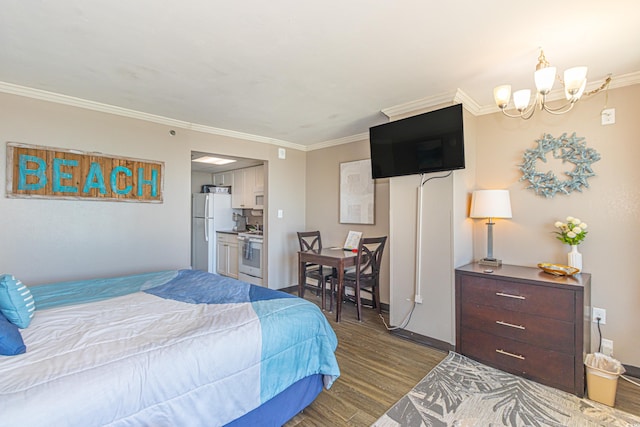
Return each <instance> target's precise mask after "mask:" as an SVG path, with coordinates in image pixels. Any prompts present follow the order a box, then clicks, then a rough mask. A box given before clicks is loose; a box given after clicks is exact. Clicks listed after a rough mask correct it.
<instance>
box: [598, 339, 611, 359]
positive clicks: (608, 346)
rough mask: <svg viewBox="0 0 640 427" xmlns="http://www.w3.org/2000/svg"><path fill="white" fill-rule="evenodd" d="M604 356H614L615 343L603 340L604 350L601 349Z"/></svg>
mask: <svg viewBox="0 0 640 427" xmlns="http://www.w3.org/2000/svg"><path fill="white" fill-rule="evenodd" d="M600 350H601V353H602V354H606V355H607V356H613V341H611V340H606V339H604V338H603V339H602V348H601V349H600Z"/></svg>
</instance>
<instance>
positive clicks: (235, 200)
mask: <svg viewBox="0 0 640 427" xmlns="http://www.w3.org/2000/svg"><path fill="white" fill-rule="evenodd" d="M263 195H264V166H262V165H261V166H254V167H251V168H245V169H237V170H235V171H233V187H232V189H231V207H233V208H236V209H262V208H263V202H262V200H263V198H264V196H263Z"/></svg>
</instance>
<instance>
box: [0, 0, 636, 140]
mask: <svg viewBox="0 0 640 427" xmlns="http://www.w3.org/2000/svg"><path fill="white" fill-rule="evenodd" d="M639 16H640V2H638V1H637V0H617V1H614V2H602V1H600V0H598V1H594V0H563V1H557V0H538V1H535V2H519V1H511V2H505V1H502V0H484V1H477V0H457V1H439V2H435V1H425V0H397V1H389V0H348V1H345V0H323V1H313V0H312V1H304V2H303V1H299V0H271V1H261V0H245V1H236V2H234V1H218V0H182V1H175V0H136V1H128V2H125V1H112V0H98V1H90V2H88V1H81V0H76V1H73V0H68V1H64V2H57V1H46V0H39V1H36V0H33V1H24V0H3V1H2V13H1V14H0V46H1V47H0V82H3V83H4V84H3V85H0V90H3V91H5V92H6V91H10V90H15V88H16V87H20V88H30V89H35V90H37V91H39V93H40V92H41V91H46V92H52V93H54V94H59V95H64V96H65V98H66V97H73V99H76V98H77V99H80V100H87V101H91V102H93V103H99V104H105V105H108V106H114V107H117V108H119V109H126V110H132V111H135V112H142V113H146V114H149V115H154V116H159V117H162V118H168V119H172V120H174V121H176V123H186V124H195V125H198V126H202V127H206V128H207V129H209V130H212V129H213V130H214V131H215V130H227V131H233V132H239V133H241V134H243V135H244V134H247V135H248V136H249V137H251V136H252V135H253V136H256V137H258V139H260V138H262V139H264V140H267V141H269V142H273V143H289V144H296V145H298V146H302V147H303V148H306V147H307V146H313V145H318V144H322V143H327V142H328V141H335V140H340V139H344V138H349V137H351V136H354V135H358V134H363V133H365V132H367V131H368V128H369V127H370V126H373V125H376V124H380V123H384V122H386V121H387V117H386V116H385V115H384V114H382V112H381V111H382V110H385V109H388V108H391V107H394V106H399V105H404V104H407V103H411V102H414V101H418V100H424V99H427V100H433V102H434V103H435V102H437V101H440V103H442V100H443V99H449V100H450V101H452V100H454V96H455V94H456V92H457V93H458V94H464V97H465V99H466V101H467V102H469V103H471V104H474V105H476V106H477V108H478V109H479V110H483V111H495V110H494V107H493V99H492V97H493V95H492V91H493V87H494V86H496V85H498V84H502V83H511V84H512V85H513V86H514V89H518V88H533V71H534V67H535V64H536V62H537V56H538V53H539V48H540V47H542V48H544V51H545V54H546V57H547V59H548V60H549V62H551V63H552V65H555V66H557V67H558V70H559V71H561V70H564V69H565V68H568V67H571V66H574V65H588V66H589V79H590V81H591V82H593V84H594V85H597V84H599V82H602V81H603V80H604V78H605V77H606V76H607V75H608V74H612V76H613V79H614V80H613V81H614V83H615V82H616V77H620V76H625V75H629V74H634V75H635V73H638V72H639V71H640V48H639V46H640V26H639V25H638V17H639ZM623 80H624V79H623ZM46 92H41V93H46Z"/></svg>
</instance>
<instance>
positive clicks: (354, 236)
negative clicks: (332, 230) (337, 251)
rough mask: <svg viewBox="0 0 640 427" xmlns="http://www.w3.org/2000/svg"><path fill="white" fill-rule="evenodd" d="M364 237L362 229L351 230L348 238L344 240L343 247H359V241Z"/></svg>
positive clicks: (347, 248) (349, 248) (348, 248)
mask: <svg viewBox="0 0 640 427" xmlns="http://www.w3.org/2000/svg"><path fill="white" fill-rule="evenodd" d="M361 237H362V231H349V234H348V235H347V240H345V242H344V247H343V248H342V249H346V250H351V249H357V248H358V243H360V238H361Z"/></svg>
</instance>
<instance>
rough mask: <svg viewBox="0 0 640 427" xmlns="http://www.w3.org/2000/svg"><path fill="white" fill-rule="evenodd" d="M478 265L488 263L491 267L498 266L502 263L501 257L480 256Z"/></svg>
mask: <svg viewBox="0 0 640 427" xmlns="http://www.w3.org/2000/svg"><path fill="white" fill-rule="evenodd" d="M478 265H490V266H491V267H500V266H501V265H502V260H501V259H495V258H482V259H481V260H479V261H478Z"/></svg>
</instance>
